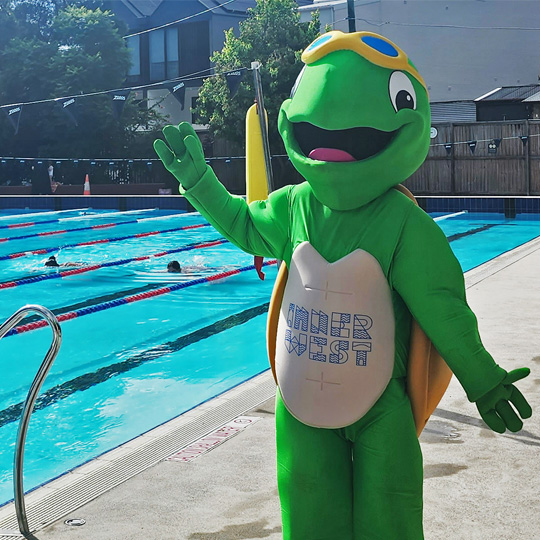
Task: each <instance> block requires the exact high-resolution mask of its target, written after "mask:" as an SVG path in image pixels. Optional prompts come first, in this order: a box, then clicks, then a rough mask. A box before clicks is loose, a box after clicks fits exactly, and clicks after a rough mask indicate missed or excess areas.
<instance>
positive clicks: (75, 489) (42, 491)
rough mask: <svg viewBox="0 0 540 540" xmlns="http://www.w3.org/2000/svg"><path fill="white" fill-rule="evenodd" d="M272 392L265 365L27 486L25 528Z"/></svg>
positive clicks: (518, 255)
mask: <svg viewBox="0 0 540 540" xmlns="http://www.w3.org/2000/svg"><path fill="white" fill-rule="evenodd" d="M538 249H540V238H536V239H534V240H531V241H530V242H528V243H526V244H523V245H522V246H519V247H517V248H515V249H513V250H511V251H509V252H507V253H504V254H502V255H500V256H499V257H497V258H495V259H493V260H491V261H488V262H487V263H485V264H483V265H481V266H478V267H477V268H474V269H472V270H470V271H469V272H467V273H466V274H465V284H466V288H471V287H473V286H475V285H476V284H478V283H480V282H481V281H482V280H484V279H486V278H488V277H489V276H492V275H494V274H496V273H497V272H499V271H500V270H502V269H504V268H506V267H508V266H509V265H511V264H513V263H515V262H517V261H519V260H520V259H522V258H524V257H526V256H527V255H529V254H530V253H532V252H534V251H536V250H538ZM274 394H275V383H274V380H273V378H272V375H271V373H270V371H266V372H264V373H262V374H261V375H258V376H257V377H255V378H253V379H251V380H250V381H247V382H246V383H243V384H241V385H239V386H238V387H236V388H233V389H231V390H230V391H228V392H226V393H225V394H223V395H221V396H219V397H217V398H215V399H213V400H211V401H208V402H207V403H204V404H202V405H201V406H199V407H197V408H195V409H193V410H192V411H189V412H188V413H185V414H184V415H182V416H180V417H178V418H176V419H173V420H171V421H170V422H167V423H166V424H163V425H162V426H159V427H157V428H155V429H154V430H152V431H150V432H148V433H146V434H144V435H142V436H140V437H138V438H137V439H134V440H132V441H129V442H128V443H126V444H124V445H121V446H120V447H118V448H116V449H114V450H112V451H111V452H108V453H107V454H104V455H102V456H100V457H98V458H96V459H95V460H93V461H91V462H89V463H87V464H85V465H82V466H81V467H79V468H77V469H74V470H73V471H71V472H69V473H66V474H65V475H63V476H62V477H60V478H58V479H56V480H54V481H52V482H50V483H49V484H46V485H45V486H43V487H41V488H39V489H37V490H35V491H33V492H32V493H30V494H29V495H28V496H27V497H26V504H27V512H28V518H29V524H30V528H31V529H32V530H39V529H42V528H43V527H45V526H46V525H49V524H51V523H52V522H54V521H56V520H58V519H60V518H61V517H63V516H65V515H66V514H68V513H69V512H72V511H74V510H76V509H77V508H79V507H81V506H83V505H84V504H86V503H88V502H90V501H91V500H93V499H95V498H97V497H99V496H100V495H102V494H103V493H105V492H107V491H109V490H110V489H113V488H114V487H116V486H118V485H119V484H121V483H123V482H125V481H126V480H128V479H129V478H131V477H133V476H135V475H137V474H139V473H141V472H143V471H144V470H146V469H148V468H150V467H151V466H152V465H155V464H157V463H159V462H160V461H162V460H163V459H165V458H167V457H169V456H170V455H172V454H173V453H174V452H176V451H178V450H179V449H181V448H183V447H185V446H188V445H189V444H191V443H193V442H194V441H197V440H198V439H200V438H201V437H204V436H205V435H206V434H208V433H210V432H211V431H213V430H215V429H216V428H219V427H221V426H222V425H223V424H225V423H226V422H228V421H230V420H232V419H234V418H235V417H237V416H239V415H241V414H244V413H246V412H248V411H249V410H251V409H253V408H254V407H256V406H257V405H259V404H260V403H262V402H264V401H266V400H267V399H268V398H270V397H272V396H273V395H274ZM6 529H7V530H12V531H15V530H17V522H16V517H15V512H14V506H13V504H10V505H7V506H6V507H4V508H2V509H1V510H0V531H3V530H6ZM13 538H22V537H21V536H20V535H16V536H13V535H9V536H7V535H2V534H1V533H0V540H8V539H13Z"/></svg>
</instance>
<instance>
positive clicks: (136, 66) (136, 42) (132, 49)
mask: <svg viewBox="0 0 540 540" xmlns="http://www.w3.org/2000/svg"><path fill="white" fill-rule="evenodd" d="M139 37H140V36H131V37H129V38H127V40H126V42H127V46H128V49H129V56H130V60H131V66H130V68H129V71H128V76H137V75H140V74H141V49H140V39H139Z"/></svg>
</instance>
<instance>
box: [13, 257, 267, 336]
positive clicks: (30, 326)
mask: <svg viewBox="0 0 540 540" xmlns="http://www.w3.org/2000/svg"><path fill="white" fill-rule="evenodd" d="M276 263H277V261H276V259H273V260H269V261H265V262H264V263H263V266H269V265H273V264H276ZM250 270H255V265H253V264H250V265H249V266H243V267H241V268H236V269H235V270H229V271H227V272H220V273H218V274H213V275H211V276H206V277H203V278H197V279H192V280H190V281H184V282H182V283H175V284H174V285H168V286H167V287H160V288H157V289H152V290H149V291H146V292H142V293H137V294H134V295H130V296H125V297H123V298H118V299H117V300H112V301H110V302H104V303H102V304H97V305H94V306H91V307H86V308H82V309H78V310H76V311H69V312H68V313H64V314H62V315H60V316H58V317H57V319H58V322H60V323H61V322H64V321H69V320H71V319H76V318H79V317H84V316H85V315H90V314H91V313H96V312H97V311H103V310H106V309H111V308H115V307H118V306H123V305H126V304H132V303H134V302H139V301H140V300H147V299H148V298H154V297H156V296H161V295H163V294H168V293H171V292H174V291H179V290H180V289H187V288H188V287H193V286H194V285H201V284H203V283H212V282H213V281H217V280H220V279H225V278H228V277H231V276H235V275H237V274H240V273H242V272H248V271H250ZM46 326H48V322H47V321H45V320H43V319H41V320H39V321H35V322H31V323H27V324H21V325H19V326H16V327H15V328H13V329H11V330H10V331H9V332H8V333H7V334H5V336H4V337H8V336H13V335H15V334H23V333H25V332H30V331H32V330H37V329H38V328H44V327H46Z"/></svg>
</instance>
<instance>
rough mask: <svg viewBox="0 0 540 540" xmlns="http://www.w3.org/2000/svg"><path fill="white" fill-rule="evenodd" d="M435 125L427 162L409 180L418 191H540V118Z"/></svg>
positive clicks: (468, 192) (421, 192)
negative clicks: (435, 132) (538, 119)
mask: <svg viewBox="0 0 540 540" xmlns="http://www.w3.org/2000/svg"><path fill="white" fill-rule="evenodd" d="M434 127H435V128H436V130H437V135H436V136H435V137H434V138H433V139H431V146H430V149H429V154H428V157H427V159H426V161H425V163H424V164H423V165H422V167H420V169H419V170H418V171H416V173H414V174H413V175H412V176H411V177H410V178H409V179H408V180H407V181H406V182H405V185H406V186H407V187H408V188H409V189H410V190H411V191H412V192H413V193H414V194H415V195H495V196H497V195H540V122H539V121H527V120H523V121H513V122H475V123H463V124H458V123H455V124H434ZM474 142H476V145H474ZM497 143H498V145H497ZM473 150H474V151H473Z"/></svg>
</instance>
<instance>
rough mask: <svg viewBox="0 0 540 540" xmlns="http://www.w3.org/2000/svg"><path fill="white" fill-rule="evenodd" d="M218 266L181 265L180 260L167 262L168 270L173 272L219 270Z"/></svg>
mask: <svg viewBox="0 0 540 540" xmlns="http://www.w3.org/2000/svg"><path fill="white" fill-rule="evenodd" d="M217 270H219V269H218V268H209V267H207V266H180V263H179V262H178V261H170V262H169V263H168V264H167V272H169V273H172V274H195V273H197V272H208V271H217Z"/></svg>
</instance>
